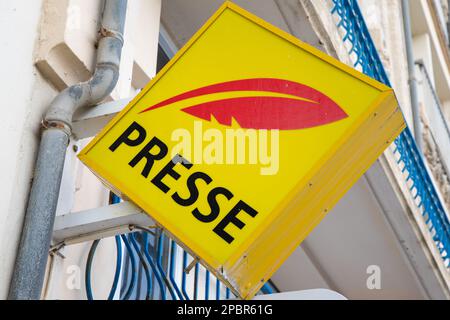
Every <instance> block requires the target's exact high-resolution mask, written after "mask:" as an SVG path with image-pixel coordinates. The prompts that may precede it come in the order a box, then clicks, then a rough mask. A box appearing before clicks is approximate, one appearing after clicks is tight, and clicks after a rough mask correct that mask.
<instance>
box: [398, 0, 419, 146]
mask: <svg viewBox="0 0 450 320" xmlns="http://www.w3.org/2000/svg"><path fill="white" fill-rule="evenodd" d="M409 12H410V11H409V0H402V15H403V30H404V33H405V47H406V58H407V62H408V83H409V93H410V97H411V109H412V116H413V126H414V137H415V140H416V144H417V147H418V148H419V150H420V151H422V150H423V149H422V145H423V142H422V127H421V126H422V124H421V121H420V108H419V98H418V93H417V78H416V75H415V61H414V53H413V37H412V31H411V17H410V13H409Z"/></svg>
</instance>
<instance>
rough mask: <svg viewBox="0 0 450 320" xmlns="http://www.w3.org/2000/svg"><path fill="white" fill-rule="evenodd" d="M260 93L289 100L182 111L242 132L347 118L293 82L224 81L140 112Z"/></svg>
mask: <svg viewBox="0 0 450 320" xmlns="http://www.w3.org/2000/svg"><path fill="white" fill-rule="evenodd" d="M236 91H243V92H245V91H261V92H273V93H279V94H285V95H288V96H289V97H273V96H254V97H238V98H228V99H220V100H214V101H208V102H203V103H200V104H196V105H194V106H190V107H185V108H183V109H181V111H184V112H186V113H188V114H190V115H192V116H194V117H197V118H200V119H203V120H206V121H211V116H214V118H215V119H217V121H218V122H219V123H220V124H223V125H226V126H231V122H232V121H231V120H232V119H233V118H234V119H235V120H236V122H237V123H238V124H239V125H240V127H241V128H245V129H278V130H297V129H304V128H311V127H316V126H321V125H324V124H328V123H331V122H335V121H338V120H341V119H344V118H346V117H347V116H348V115H347V114H346V113H345V111H344V110H342V108H341V107H339V106H338V105H337V104H336V102H334V101H333V100H331V99H330V98H329V97H327V96H326V95H325V94H323V93H321V92H320V91H318V90H315V89H313V88H311V87H309V86H307V85H304V84H301V83H297V82H294V81H289V80H283V79H271V78H255V79H243V80H234V81H227V82H222V83H217V84H213V85H208V86H205V87H202V88H198V89H194V90H190V91H188V92H184V93H181V94H178V95H176V96H174V97H172V98H169V99H166V100H164V101H161V102H159V103H157V104H155V105H153V106H151V107H148V108H146V109H144V110H143V111H142V112H147V111H151V110H155V109H157V108H161V107H165V106H168V105H170V104H172V103H175V102H179V101H183V100H187V99H190V98H195V97H199V96H203V95H211V94H214V93H222V92H236Z"/></svg>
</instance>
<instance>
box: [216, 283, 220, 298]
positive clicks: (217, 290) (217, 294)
mask: <svg viewBox="0 0 450 320" xmlns="http://www.w3.org/2000/svg"><path fill="white" fill-rule="evenodd" d="M216 300H220V280H219V278H217V279H216Z"/></svg>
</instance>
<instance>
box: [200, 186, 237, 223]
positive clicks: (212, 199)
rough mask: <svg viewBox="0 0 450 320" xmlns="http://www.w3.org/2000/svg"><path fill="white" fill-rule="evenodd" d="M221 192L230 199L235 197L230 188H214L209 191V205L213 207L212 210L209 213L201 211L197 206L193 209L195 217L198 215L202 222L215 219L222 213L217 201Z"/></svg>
mask: <svg viewBox="0 0 450 320" xmlns="http://www.w3.org/2000/svg"><path fill="white" fill-rule="evenodd" d="M219 194H221V195H223V196H225V198H227V199H228V200H231V198H233V194H232V193H231V191H230V190H228V189H226V188H223V187H217V188H214V189H212V190H211V191H210V192H209V193H208V197H207V199H208V204H209V207H210V208H211V212H210V213H208V214H203V213H201V212H200V210H198V209H197V208H195V209H194V210H192V214H193V215H194V217H196V218H197V219H198V220H200V221H201V222H212V221H214V220H215V219H216V218H217V216H218V215H219V213H220V207H219V204H218V203H217V196H218V195H219Z"/></svg>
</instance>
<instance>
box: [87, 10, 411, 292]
mask: <svg viewBox="0 0 450 320" xmlns="http://www.w3.org/2000/svg"><path fill="white" fill-rule="evenodd" d="M404 127H405V124H404V121H403V117H402V114H401V112H400V110H399V109H398V106H397V102H396V99H395V96H394V93H393V91H392V89H390V88H388V87H386V86H384V85H383V84H380V83H379V82H377V81H375V80H373V79H371V78H369V77H366V76H364V75H363V74H361V73H359V72H356V71H354V70H353V69H352V68H350V67H347V66H346V65H344V64H342V63H340V62H339V61H337V60H335V59H333V58H331V57H329V56H327V55H325V54H323V53H322V52H320V51H319V50H317V49H315V48H313V47H311V46H309V45H307V44H305V43H303V42H301V41H299V40H297V39H296V38H294V37H292V36H291V35H289V34H287V33H285V32H283V31H281V30H279V29H277V28H275V27H273V26H271V25H269V24H267V23H266V22H264V21H262V20H261V19H259V18H257V17H255V16H253V15H252V14H250V13H248V12H246V11H244V10H242V9H241V8H239V7H237V6H235V5H233V4H231V3H229V2H227V3H225V4H224V5H223V6H222V7H221V8H220V9H219V10H218V11H217V12H216V13H215V14H214V15H213V16H212V17H211V18H210V19H209V20H208V22H207V23H206V24H205V25H204V26H203V27H202V28H201V29H200V30H199V31H198V32H197V33H196V34H195V35H194V37H193V38H192V39H191V40H190V41H189V42H188V43H187V44H186V45H185V46H184V47H183V48H182V49H181V50H180V51H179V52H178V53H177V55H176V56H175V57H174V58H173V59H172V60H171V61H170V62H169V63H168V65H166V66H165V67H164V69H163V70H161V72H159V74H158V75H157V76H156V77H155V78H154V79H153V80H152V81H151V82H150V83H149V84H148V85H147V86H146V87H145V88H144V89H143V90H142V91H141V93H140V94H139V95H138V96H137V97H136V98H134V99H133V101H132V102H131V103H130V104H129V105H128V106H127V107H126V108H125V109H124V110H123V111H122V112H120V114H119V115H117V116H116V117H115V118H114V119H113V120H112V121H111V122H110V123H109V124H108V125H107V126H106V127H105V128H104V129H103V130H102V132H101V133H100V134H99V135H98V136H97V137H95V139H93V140H92V142H91V143H90V144H89V145H88V146H87V147H86V148H85V149H84V150H83V151H82V152H81V154H80V159H81V161H83V162H84V163H85V164H86V165H87V166H88V167H89V168H91V170H92V171H94V172H95V173H96V174H97V175H98V176H99V177H100V178H101V179H102V180H103V181H105V183H106V184H107V185H108V186H109V187H110V188H111V189H112V190H114V191H115V192H116V193H117V194H119V195H120V196H122V197H124V198H126V199H129V200H130V201H132V202H134V203H136V204H137V205H138V206H140V207H141V208H142V209H144V210H145V211H146V212H147V213H148V214H149V215H150V216H151V217H152V218H153V219H154V220H155V221H156V222H157V223H158V224H160V225H161V226H162V227H163V228H164V229H165V230H166V231H167V232H168V233H169V234H170V235H171V236H172V237H174V238H175V239H177V240H178V242H179V243H180V244H181V245H183V246H184V247H185V248H186V250H188V251H189V252H190V253H191V254H192V255H194V256H195V257H198V259H199V260H200V261H201V263H203V264H204V265H205V266H206V267H207V268H209V269H210V270H211V271H212V272H214V273H215V275H216V276H218V277H220V279H222V280H223V281H224V282H225V283H227V284H228V285H229V286H230V287H231V288H232V290H233V291H234V292H235V293H236V294H238V295H239V296H240V297H242V298H251V297H252V296H253V295H254V294H255V293H256V292H257V291H258V290H259V289H260V287H261V286H262V285H263V284H264V282H266V281H267V280H268V279H269V278H270V277H271V275H272V274H273V273H274V272H275V271H276V270H277V268H278V267H279V266H280V265H281V264H282V263H283V262H284V260H285V259H286V258H287V257H288V256H289V255H290V254H291V253H292V252H293V250H295V248H296V247H297V246H298V245H299V244H300V243H301V242H302V240H303V239H304V238H305V237H306V236H307V235H308V233H309V232H311V230H312V229H313V228H314V227H315V226H316V225H317V224H318V223H319V222H320V221H321V219H323V218H324V217H325V215H326V214H327V213H328V212H329V211H330V209H331V208H332V207H333V205H334V204H336V202H337V201H338V200H339V199H340V198H341V197H342V196H343V195H344V194H345V192H346V191H347V190H348V189H349V188H350V187H351V186H352V185H353V183H355V182H356V181H357V180H358V178H359V177H360V176H361V175H362V174H363V173H364V172H365V170H367V169H368V168H369V166H370V165H371V164H372V163H373V162H374V161H375V160H376V158H377V157H378V156H379V155H380V154H381V153H382V152H383V150H384V149H385V148H386V147H387V146H388V145H389V144H390V143H391V142H392V141H393V140H394V139H395V138H396V136H397V135H398V134H399V133H400V132H401V131H402V129H403V128H404ZM330 241H332V239H330Z"/></svg>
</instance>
